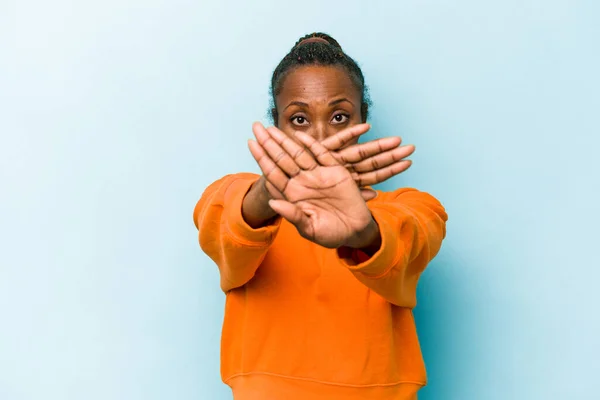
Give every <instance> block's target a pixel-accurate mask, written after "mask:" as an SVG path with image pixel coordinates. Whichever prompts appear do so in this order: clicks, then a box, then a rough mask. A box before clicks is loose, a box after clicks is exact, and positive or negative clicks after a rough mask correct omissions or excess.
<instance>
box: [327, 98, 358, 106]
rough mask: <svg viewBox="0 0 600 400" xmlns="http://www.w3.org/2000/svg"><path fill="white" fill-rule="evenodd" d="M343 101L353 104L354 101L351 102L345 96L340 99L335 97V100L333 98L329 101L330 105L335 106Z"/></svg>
mask: <svg viewBox="0 0 600 400" xmlns="http://www.w3.org/2000/svg"><path fill="white" fill-rule="evenodd" d="M344 101H347V102H348V103H350V104H352V105H354V103H352V102H351V101H350V100H348V99H347V98H345V97H342V98H341V99H337V100H333V101H331V102H330V103H329V105H330V106H335V105H336V104H340V103H343V102H344Z"/></svg>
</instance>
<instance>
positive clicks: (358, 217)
mask: <svg viewBox="0 0 600 400" xmlns="http://www.w3.org/2000/svg"><path fill="white" fill-rule="evenodd" d="M281 194H282V195H283V196H284V197H285V199H286V200H287V202H288V203H289V204H291V205H293V206H295V207H289V206H288V207H287V209H288V210H289V211H290V212H293V213H295V215H293V216H292V215H288V217H290V218H291V219H292V220H293V221H294V222H296V223H295V226H296V229H297V230H298V232H299V233H300V235H301V236H302V237H304V238H306V239H309V240H311V241H313V242H315V243H318V244H320V245H321V246H324V247H329V248H337V247H340V246H342V245H343V244H344V243H345V242H346V241H347V240H348V238H350V237H352V235H353V234H354V233H355V232H360V231H361V230H362V229H364V228H365V227H366V226H367V225H368V223H369V222H370V219H371V214H370V212H369V210H368V208H367V207H366V206H365V203H364V201H363V198H362V195H361V193H360V190H359V189H358V187H357V186H356V183H355V182H354V180H353V179H352V176H351V175H350V173H349V172H348V170H347V169H346V168H345V167H343V166H341V165H331V166H322V165H319V166H317V167H315V168H314V169H311V170H303V171H301V172H300V173H299V174H297V175H296V176H294V177H292V178H290V179H289V180H288V182H287V184H286V186H285V189H283V191H281ZM289 204H286V205H289ZM284 208H285V207H284ZM280 211H282V210H280ZM286 211H287V210H286ZM283 212H284V214H285V211H283ZM288 219H289V218H288Z"/></svg>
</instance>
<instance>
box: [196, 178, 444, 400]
mask: <svg viewBox="0 0 600 400" xmlns="http://www.w3.org/2000/svg"><path fill="white" fill-rule="evenodd" d="M257 179H258V176H257V175H254V174H248V173H240V174H235V175H228V176H226V177H224V178H222V179H220V180H218V181H216V182H215V183H213V184H211V185H210V186H209V187H208V188H207V189H206V191H205V192H204V194H203V195H202V198H201V199H200V201H199V202H198V204H197V205H196V208H195V210H194V222H195V224H196V227H197V228H198V230H199V239H200V246H201V248H202V250H203V251H204V252H205V253H206V254H207V255H208V256H209V257H210V258H211V259H212V260H213V261H214V262H215V263H216V264H217V266H218V267H219V270H220V273H221V288H222V289H223V291H224V292H225V293H226V304H225V320H224V323H223V331H222V338H221V376H222V378H223V381H224V382H225V383H226V384H228V385H229V386H230V387H231V388H232V391H233V395H234V399H235V400H282V399H285V400H359V399H360V400H363V399H378V400H392V399H393V400H409V399H410V400H413V399H416V398H417V395H416V393H417V391H418V390H419V389H420V388H421V387H422V386H423V385H425V383H426V374H425V366H424V363H423V358H422V355H421V350H420V347H419V341H418V338H417V332H416V328H415V322H414V318H413V314H412V311H411V309H412V308H413V307H414V306H415V303H416V295H415V292H416V286H417V280H418V278H419V275H420V274H421V272H422V271H423V270H424V268H425V267H426V266H427V264H428V263H429V261H430V260H431V259H432V258H433V257H434V256H435V255H436V254H437V252H438V251H439V249H440V246H441V243H442V239H443V238H444V236H445V232H446V227H445V226H446V220H447V215H446V212H445V211H444V208H443V207H442V205H441V204H440V203H439V202H438V201H437V200H436V199H435V198H433V197H432V196H430V195H429V194H426V193H423V192H419V191H417V190H414V189H398V190H396V191H394V192H379V191H378V196H377V197H376V198H375V199H373V200H371V201H369V202H368V207H369V209H370V210H371V213H372V214H373V217H374V219H375V221H376V222H377V224H378V225H379V230H380V232H381V236H382V244H381V248H380V249H379V251H378V252H377V253H375V254H374V255H373V256H372V257H369V256H367V255H366V254H365V253H362V252H360V251H353V252H348V254H340V253H344V252H341V251H338V250H336V249H326V248H324V247H321V246H318V245H316V244H314V243H312V242H310V241H308V240H306V239H304V238H302V237H301V236H300V235H299V234H298V232H297V231H296V229H295V228H294V226H293V225H291V224H290V223H288V222H287V221H285V220H281V219H279V220H277V221H276V222H275V223H274V224H273V225H270V226H267V227H263V228H260V229H252V228H251V227H250V226H248V225H247V224H246V223H245V221H244V219H243V217H242V212H241V210H242V200H243V198H244V196H245V195H246V193H247V192H248V190H249V189H250V187H251V185H252V184H253V183H254V182H255V181H256V180H257Z"/></svg>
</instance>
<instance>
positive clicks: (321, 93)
mask: <svg viewBox="0 0 600 400" xmlns="http://www.w3.org/2000/svg"><path fill="white" fill-rule="evenodd" d="M338 96H345V97H352V98H360V92H359V91H358V89H357V88H356V85H354V83H353V82H352V79H350V76H349V74H348V73H347V71H346V70H345V69H343V68H340V67H335V66H314V65H311V66H302V67H298V68H295V69H293V70H292V71H290V72H288V74H287V75H286V77H285V79H284V80H283V82H282V87H281V91H280V92H279V95H278V96H277V100H278V102H279V101H281V102H285V101H286V100H289V99H291V98H294V99H299V98H300V99H304V100H305V101H306V102H308V101H327V100H329V99H331V98H333V97H338Z"/></svg>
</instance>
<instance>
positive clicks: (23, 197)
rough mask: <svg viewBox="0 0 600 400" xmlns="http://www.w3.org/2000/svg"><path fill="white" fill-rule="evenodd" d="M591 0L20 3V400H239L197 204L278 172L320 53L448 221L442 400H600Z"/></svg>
mask: <svg viewBox="0 0 600 400" xmlns="http://www.w3.org/2000/svg"><path fill="white" fill-rule="evenodd" d="M599 20H600V7H599V6H598V3H597V2H593V1H591V0H590V1H573V0H571V1H566V0H565V1H558V0H546V1H532V0H521V1H516V0H503V1H486V2H481V1H462V2H455V1H386V2H382V1H370V2H367V1H362V2H361V1H350V0H349V1H344V2H337V1H329V2H320V1H308V0H307V1H303V2H283V1H268V0H260V1H254V2H241V1H240V2H228V1H210V2H209V1H191V0H190V1H183V0H170V1H167V0H164V1H156V0H151V1H147V0H146V1H141V0H129V1H125V2H123V1H117V0H105V1H95V2H89V1H86V2H82V1H67V0H56V1H53V2H44V1H28V0H19V1H18V2H17V1H15V0H12V1H11V0H8V1H7V0H3V1H1V2H0V46H1V47H0V49H1V52H0V114H1V118H0V133H1V142H0V185H1V186H0V190H1V197H0V201H1V206H0V243H2V245H1V247H2V250H1V252H0V399H2V400H25V399H26V400H30V399H46V400H81V399H87V400H96V399H98V400H107V399H111V400H120V399H123V400H125V399H126V400H136V399H144V400H151V399H161V400H162V399H179V400H184V399H210V400H213V399H215V400H218V399H230V398H231V395H230V393H229V390H228V388H227V387H226V386H224V385H223V384H222V383H221V382H220V378H219V336H220V328H221V320H222V316H223V315H222V314H223V302H224V296H223V294H222V293H221V292H220V290H219V286H218V276H217V269H216V267H215V266H214V265H213V264H212V263H211V262H210V260H209V259H208V258H207V257H206V256H204V255H203V254H202V252H201V250H200V248H199V246H198V244H197V238H196V235H197V232H196V230H195V228H194V225H193V223H192V210H193V207H194V205H195V202H196V201H197V200H198V198H199V196H200V194H201V192H202V190H203V189H204V188H205V187H206V185H208V184H209V183H210V182H212V181H213V180H215V179H217V178H219V177H220V176H222V175H224V174H226V173H231V172H236V171H257V168H256V166H255V165H254V163H253V160H252V159H251V157H250V155H249V152H248V151H247V147H246V139H248V138H249V137H250V136H251V130H250V127H251V123H252V122H253V121H254V120H261V119H262V120H263V121H266V118H265V116H266V111H267V106H268V83H269V78H270V74H271V72H272V70H273V68H274V67H275V66H276V64H277V63H278V61H279V60H280V59H281V57H283V56H284V55H285V53H286V52H287V51H288V50H289V48H290V47H291V46H292V45H293V44H294V42H295V41H296V40H297V38H298V37H300V36H302V35H304V34H305V33H309V32H312V31H315V30H320V31H326V32H328V33H330V34H332V35H333V36H334V37H335V38H337V39H338V40H339V41H340V43H341V44H342V46H343V47H344V49H345V50H346V51H347V52H348V53H349V54H350V55H352V56H353V57H355V58H356V59H357V60H358V61H359V62H360V63H361V65H362V67H363V70H364V73H365V75H366V77H367V81H368V84H369V85H370V88H371V95H372V98H373V101H374V107H373V109H372V120H371V121H372V123H373V134H374V135H375V136H385V135H401V136H402V137H403V138H404V139H405V141H406V142H410V143H414V144H416V147H417V152H416V154H415V156H414V158H413V159H414V166H413V167H412V168H411V169H410V170H409V171H408V172H406V173H405V174H403V175H402V176H400V177H398V178H396V179H394V180H393V181H392V182H390V183H389V184H388V185H386V188H388V189H390V188H394V187H397V186H401V185H403V186H415V187H417V188H419V189H422V190H425V191H429V192H431V193H433V194H434V195H436V196H437V197H439V198H440V199H441V200H442V202H443V203H444V205H445V206H446V207H447V210H448V213H449V215H450V221H449V225H448V238H447V240H446V242H445V244H444V247H443V250H442V251H441V253H440V254H439V256H438V257H437V259H436V260H435V261H434V262H433V263H432V264H431V266H430V269H428V271H427V272H426V273H425V274H424V276H423V278H422V280H421V283H420V286H419V306H418V307H417V309H416V316H417V320H418V321H417V322H418V329H419V333H420V337H421V340H422V346H423V351H424V356H425V360H426V363H427V366H428V370H429V378H430V385H429V386H428V387H427V388H426V389H424V390H423V391H422V394H421V397H420V399H422V400H434V399H435V400H446V399H456V400H507V399H536V400H537V399H540V400H541V399H590V398H592V397H593V396H594V395H593V393H596V392H597V380H598V377H597V375H598V372H599V371H600V344H599V342H600V340H599V337H600V332H599V331H600V329H599V327H600V320H599V319H600V317H599V316H600V312H599V311H598V306H599V305H600V301H599V300H600V294H599V291H598V289H597V285H598V281H599V278H600V273H599V269H600V263H599V262H598V253H597V249H598V246H599V244H598V239H599V236H600V233H599V226H600V220H599V217H598V206H599V201H600V196H599V193H598V191H599V189H600V176H599V175H600V173H599V170H600V167H599V162H598V159H597V154H598V146H599V145H600V139H599V134H600V122H599V118H600V117H599V113H600V112H599V110H600V101H599V95H598V92H599V89H600V78H599V76H598V74H599V72H598V71H600V51H599V48H600V47H599V44H598V43H599V38H600V24H599V23H598V21H599Z"/></svg>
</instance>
